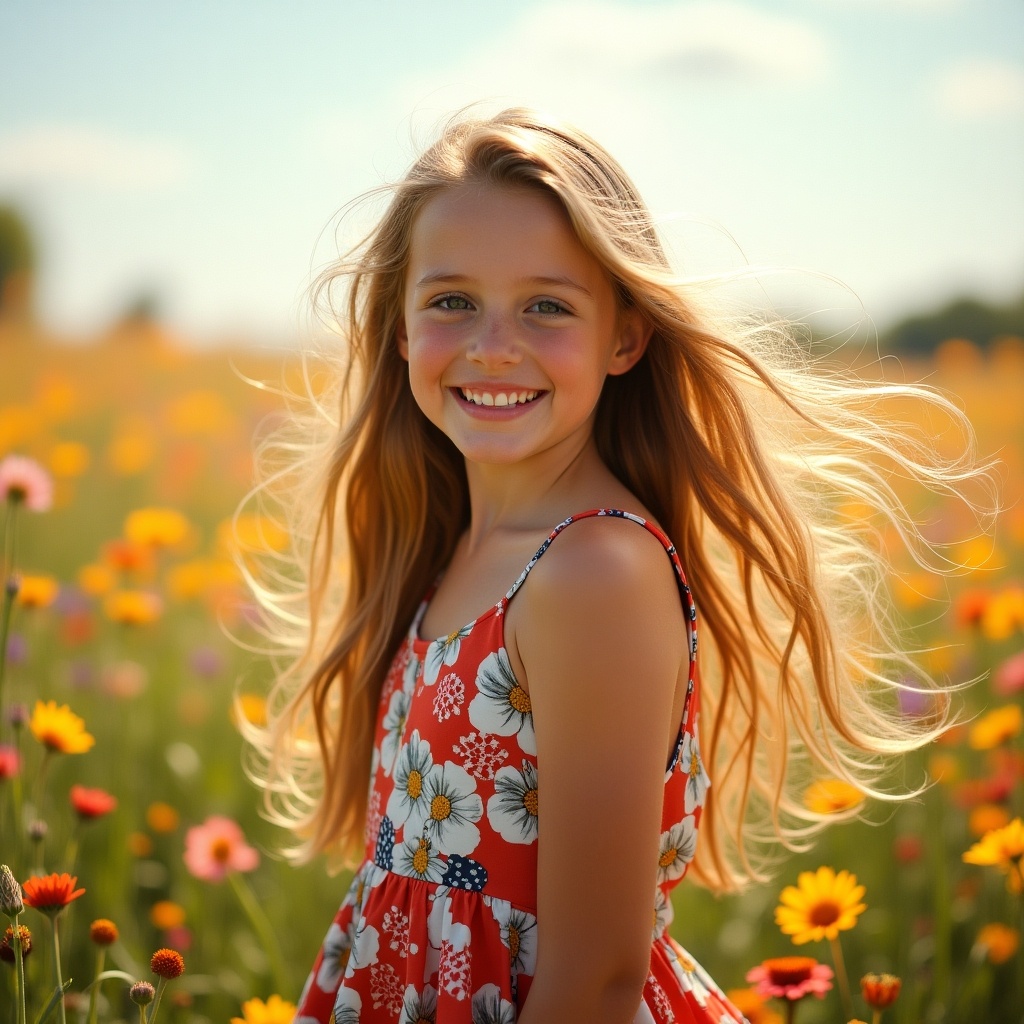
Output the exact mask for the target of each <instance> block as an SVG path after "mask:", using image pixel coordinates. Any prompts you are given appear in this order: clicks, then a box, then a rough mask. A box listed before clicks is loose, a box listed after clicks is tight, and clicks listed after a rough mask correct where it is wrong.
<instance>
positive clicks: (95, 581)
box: [76, 562, 117, 597]
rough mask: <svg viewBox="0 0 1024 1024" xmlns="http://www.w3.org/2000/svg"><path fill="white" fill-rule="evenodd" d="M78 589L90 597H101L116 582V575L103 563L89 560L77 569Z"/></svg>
mask: <svg viewBox="0 0 1024 1024" xmlns="http://www.w3.org/2000/svg"><path fill="white" fill-rule="evenodd" d="M76 578H77V580H78V587H79V589H80V590H81V591H82V592H83V593H85V594H88V595H89V596H90V597H102V596H103V595H104V594H109V593H110V591H111V590H113V589H114V587H115V586H116V584H117V577H116V576H115V575H114V573H113V572H112V571H111V570H110V569H109V568H108V567H107V566H105V565H101V564H100V563H99V562H90V563H89V564H88V565H83V566H82V568H81V569H79V570H78V576H77V577H76Z"/></svg>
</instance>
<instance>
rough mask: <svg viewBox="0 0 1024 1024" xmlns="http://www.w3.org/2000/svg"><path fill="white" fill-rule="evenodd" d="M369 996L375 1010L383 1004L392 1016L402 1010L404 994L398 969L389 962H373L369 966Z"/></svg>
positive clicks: (395, 1015)
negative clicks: (371, 965)
mask: <svg viewBox="0 0 1024 1024" xmlns="http://www.w3.org/2000/svg"><path fill="white" fill-rule="evenodd" d="M370 998H371V999H373V1008H374V1009H375V1010H379V1009H380V1008H381V1007H382V1006H383V1007H384V1008H385V1009H386V1010H387V1011H388V1013H390V1014H391V1015H392V1016H393V1017H397V1016H398V1014H400V1013H401V1012H402V1006H403V1004H404V1003H405V994H404V992H403V991H402V981H401V979H400V978H399V977H398V971H396V970H395V969H394V967H392V966H391V964H374V965H373V967H371V968H370Z"/></svg>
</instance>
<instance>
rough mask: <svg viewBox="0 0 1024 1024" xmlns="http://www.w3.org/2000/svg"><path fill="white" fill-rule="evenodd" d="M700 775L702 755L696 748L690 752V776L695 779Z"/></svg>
mask: <svg viewBox="0 0 1024 1024" xmlns="http://www.w3.org/2000/svg"><path fill="white" fill-rule="evenodd" d="M698 775H700V755H699V754H698V753H697V751H696V750H693V751H691V752H690V778H691V779H695V778H697V776H698Z"/></svg>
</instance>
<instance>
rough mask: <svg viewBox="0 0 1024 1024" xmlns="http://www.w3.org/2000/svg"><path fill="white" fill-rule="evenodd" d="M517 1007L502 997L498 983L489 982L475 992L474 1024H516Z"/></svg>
mask: <svg viewBox="0 0 1024 1024" xmlns="http://www.w3.org/2000/svg"><path fill="white" fill-rule="evenodd" d="M515 1021H516V1008H515V1007H514V1006H513V1005H512V1004H511V1003H510V1002H509V1001H508V1000H507V999H502V998H501V990H500V989H499V988H498V986H497V985H494V984H487V985H484V986H483V988H481V989H478V990H477V991H476V992H474V993H473V1024H515Z"/></svg>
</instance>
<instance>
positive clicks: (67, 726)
mask: <svg viewBox="0 0 1024 1024" xmlns="http://www.w3.org/2000/svg"><path fill="white" fill-rule="evenodd" d="M28 727H29V728H30V729H31V730H32V735H33V736H35V738H36V739H37V740H39V742H40V743H42V744H43V746H44V747H46V748H47V749H48V750H52V751H54V752H56V753H59V754H84V753H85V752H86V751H87V750H89V749H91V747H92V746H93V744H94V743H95V742H96V740H95V739H94V738H93V737H92V736H90V735H89V733H87V732H86V731H85V722H84V721H83V720H82V719H81V718H79V717H78V715H76V714H75V713H74V712H73V711H72V710H71V708H69V707H68V705H67V704H62V705H61V706H60V707H57V702H56V701H55V700H50V701H47V702H46V703H45V704H44V703H43V702H42V701H41V700H37V701H36V706H35V709H34V710H33V712H32V718H31V720H30V721H29V723H28Z"/></svg>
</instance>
